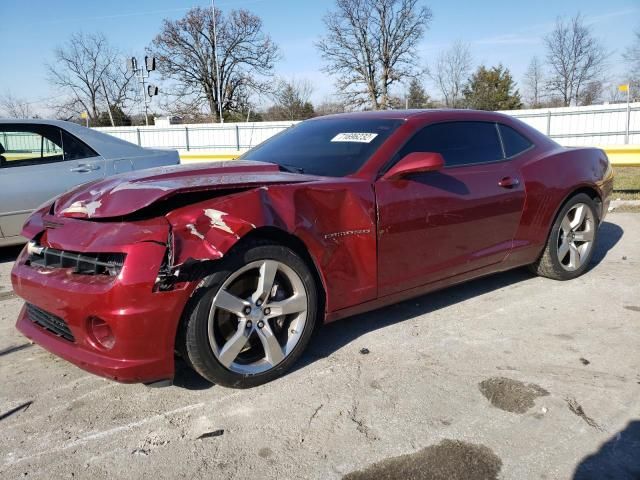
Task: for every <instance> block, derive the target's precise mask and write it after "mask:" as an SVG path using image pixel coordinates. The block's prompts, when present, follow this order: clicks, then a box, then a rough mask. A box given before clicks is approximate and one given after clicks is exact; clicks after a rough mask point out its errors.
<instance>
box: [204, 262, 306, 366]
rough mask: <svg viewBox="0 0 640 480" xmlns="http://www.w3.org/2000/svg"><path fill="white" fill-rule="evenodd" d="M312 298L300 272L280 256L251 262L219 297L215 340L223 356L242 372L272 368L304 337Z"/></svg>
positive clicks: (211, 325)
mask: <svg viewBox="0 0 640 480" xmlns="http://www.w3.org/2000/svg"><path fill="white" fill-rule="evenodd" d="M307 305H308V299H307V294H306V291H305V287H304V283H303V282H302V279H301V278H300V276H299V275H298V274H297V273H296V272H295V271H294V270H293V269H292V268H291V267H289V266H288V265H285V264H284V263H282V262H279V261H276V260H268V259H267V260H259V261H255V262H251V263H248V264H247V265H245V266H244V267H242V268H240V269H239V270H237V271H235V272H234V273H233V274H231V275H230V276H229V277H228V278H227V280H225V282H224V283H223V284H222V286H221V287H220V289H219V290H218V292H217V294H216V295H215V297H214V298H213V302H212V304H211V309H210V311H209V320H208V335H209V344H210V346H211V349H212V351H213V354H214V355H215V357H216V358H217V359H218V361H219V362H220V363H221V364H222V365H223V366H224V367H225V368H227V369H229V370H231V371H232V372H235V373H240V374H258V373H263V372H266V371H268V370H270V369H272V368H274V367H275V366H276V365H278V364H280V363H281V362H282V361H283V360H284V359H285V358H286V357H287V356H288V355H289V354H290V353H291V352H292V350H293V349H294V348H295V346H296V345H297V344H298V342H299V341H300V337H301V336H302V333H303V331H304V327H305V324H306V322H307Z"/></svg>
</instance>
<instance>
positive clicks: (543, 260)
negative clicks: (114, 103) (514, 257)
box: [529, 193, 599, 280]
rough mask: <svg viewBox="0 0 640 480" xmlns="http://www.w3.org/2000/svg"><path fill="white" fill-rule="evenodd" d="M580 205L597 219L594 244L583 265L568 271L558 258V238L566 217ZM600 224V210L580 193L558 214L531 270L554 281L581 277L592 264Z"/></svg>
mask: <svg viewBox="0 0 640 480" xmlns="http://www.w3.org/2000/svg"><path fill="white" fill-rule="evenodd" d="M580 203H582V204H584V205H586V206H587V207H588V208H589V209H590V210H591V213H592V217H593V219H595V220H594V223H595V225H593V240H592V242H593V244H592V245H591V247H590V249H589V251H588V253H587V254H586V256H585V258H584V259H582V262H581V265H580V266H579V267H578V268H576V269H575V270H567V269H566V268H565V267H563V265H562V264H561V259H559V258H558V257H559V254H558V250H559V242H558V238H559V235H560V233H561V232H560V229H561V226H562V221H563V220H564V218H565V216H566V215H567V213H568V212H569V211H570V210H571V209H572V208H573V207H574V206H575V205H577V204H580ZM598 223H599V219H598V209H597V206H596V203H595V202H594V201H593V199H592V198H591V197H589V195H586V194H584V193H579V194H577V195H575V196H573V197H571V198H570V199H569V200H567V202H566V203H565V204H564V205H563V207H562V208H561V209H560V211H559V212H558V215H557V217H556V219H555V221H554V222H553V226H552V227H551V232H550V233H549V237H548V238H547V244H546V245H545V249H544V251H543V252H542V255H541V256H540V258H539V259H538V260H537V261H536V262H535V263H533V264H531V265H529V269H530V270H531V271H532V272H533V273H535V274H537V275H540V276H542V277H547V278H551V279H553V280H571V279H573V278H576V277H579V276H580V275H582V274H583V273H584V272H585V271H586V270H587V269H588V268H589V263H590V262H591V258H592V256H593V253H594V251H595V247H596V243H597V238H598Z"/></svg>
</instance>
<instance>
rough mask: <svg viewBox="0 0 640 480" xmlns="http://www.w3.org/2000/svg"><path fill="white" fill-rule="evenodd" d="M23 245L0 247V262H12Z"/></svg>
mask: <svg viewBox="0 0 640 480" xmlns="http://www.w3.org/2000/svg"><path fill="white" fill-rule="evenodd" d="M23 247H24V245H13V246H11V247H0V263H3V262H14V261H15V259H16V258H18V255H19V254H20V252H21V251H22V248H23Z"/></svg>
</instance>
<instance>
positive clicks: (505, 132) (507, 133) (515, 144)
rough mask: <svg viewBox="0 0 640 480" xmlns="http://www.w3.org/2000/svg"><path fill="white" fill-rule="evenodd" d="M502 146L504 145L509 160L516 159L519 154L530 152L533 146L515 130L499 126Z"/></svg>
mask: <svg viewBox="0 0 640 480" xmlns="http://www.w3.org/2000/svg"><path fill="white" fill-rule="evenodd" d="M498 128H499V129H500V136H501V137H502V144H503V145H504V153H505V156H506V157H507V158H510V157H515V156H516V155H518V154H519V153H522V152H524V151H525V150H528V149H529V148H531V146H532V145H533V143H532V142H530V141H529V140H528V139H527V138H526V137H525V136H523V135H521V134H520V133H518V132H516V131H515V130H514V129H513V128H511V127H507V126H506V125H502V124H501V123H499V124H498Z"/></svg>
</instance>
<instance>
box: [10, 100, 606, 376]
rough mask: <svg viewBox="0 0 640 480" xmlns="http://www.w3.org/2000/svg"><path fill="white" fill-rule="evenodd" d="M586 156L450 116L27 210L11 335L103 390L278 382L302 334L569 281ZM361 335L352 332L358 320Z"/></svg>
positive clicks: (298, 144)
mask: <svg viewBox="0 0 640 480" xmlns="http://www.w3.org/2000/svg"><path fill="white" fill-rule="evenodd" d="M612 183H613V175H612V170H611V167H610V165H609V161H608V159H607V157H606V155H605V154H604V153H603V152H602V151H601V150H598V149H595V148H573V149H569V148H563V147H561V146H559V145H558V144H556V143H555V142H553V141H552V140H550V139H549V138H547V137H546V136H544V135H542V134H541V133H539V132H537V131H536V130H534V129H532V128H530V127H528V126H527V125H525V124H523V123H522V122H520V121H518V120H516V119H514V118H511V117H508V116H505V115H500V114H497V113H490V112H476V111H463V110H457V111H454V110H451V111H447V110H442V111H439V110H431V111H386V112H366V113H354V114H344V115H335V116H328V117H322V118H317V119H313V120H309V121H306V122H303V123H300V124H299V125H297V126H295V127H293V128H291V129H289V130H286V131H285V132H283V133H281V134H279V135H277V136H275V137H273V138H271V139H269V140H267V141H266V142H264V143H263V144H261V145H259V146H258V147H256V148H254V149H252V150H250V151H249V152H248V153H246V154H245V155H244V156H243V157H242V158H241V159H240V160H236V161H232V162H220V163H208V164H202V165H197V166H179V167H164V168H159V169H154V170H147V171H142V172H132V173H129V174H124V175H119V176H116V177H111V178H107V179H104V180H100V181H97V182H93V183H89V184H86V185H84V186H81V187H79V188H77V189H75V190H73V191H71V192H68V193H66V194H63V195H62V196H60V197H58V198H56V199H54V200H52V201H50V202H48V203H47V204H46V205H44V206H42V207H41V208H39V209H38V210H37V211H36V212H35V213H34V214H33V215H32V216H31V217H30V218H29V220H28V221H27V223H26V224H25V226H24V230H23V235H24V236H26V237H27V238H28V239H29V240H30V241H29V243H28V245H27V246H26V247H25V249H24V250H23V252H22V253H21V254H20V256H19V258H18V259H17V261H16V263H15V266H14V268H13V272H12V277H11V279H12V282H13V287H14V290H15V292H16V293H17V294H18V295H20V296H21V297H22V298H24V299H25V300H26V304H25V306H24V308H23V309H22V311H21V313H20V317H19V318H18V323H17V327H18V329H19V330H20V331H21V332H22V333H23V334H24V335H26V336H27V337H29V338H30V339H32V340H33V341H35V342H36V343H38V344H40V345H42V346H43V347H44V348H46V349H47V350H49V351H51V352H53V353H55V354H57V355H59V356H61V357H63V358H65V359H67V360H69V361H71V362H73V363H74V364H76V365H78V366H80V367H81V368H84V369H86V370H89V371H91V372H94V373H97V374H99V375H103V376H106V377H109V378H112V379H114V380H118V381H121V382H145V383H149V384H152V383H160V384H163V383H167V382H169V381H170V380H171V379H172V378H173V376H174V355H175V353H176V352H177V353H178V354H179V355H181V356H183V357H184V358H185V359H186V361H187V363H188V364H189V365H191V366H192V367H193V368H194V369H195V370H196V371H197V372H198V373H199V374H200V375H202V376H203V377H205V378H207V379H208V380H210V381H212V382H214V383H217V384H221V385H227V386H233V387H250V386H254V385H258V384H261V383H264V382H267V381H269V380H272V379H274V378H276V377H278V376H280V375H282V374H283V373H284V372H285V371H286V370H287V369H288V368H289V367H291V365H292V364H293V363H294V362H295V361H296V360H297V359H298V358H299V357H300V355H301V354H302V352H303V350H304V349H305V347H306V346H307V344H308V343H309V340H310V338H311V334H312V331H313V330H314V327H316V326H317V325H318V324H320V323H323V322H330V321H333V320H336V319H339V318H343V317H346V316H349V315H353V314H356V313H361V312H365V311H368V310H371V309H374V308H378V307H381V306H383V305H388V304H391V303H394V302H398V301H401V300H404V299H407V298H410V297H414V296H417V295H422V294H424V293H426V292H430V291H433V290H436V289H439V288H443V287H447V286H450V285H453V284H456V283H460V282H463V281H466V280H469V279H472V278H476V277H480V276H483V275H487V274H490V273H494V272H498V271H503V270H507V269H511V268H514V267H519V266H523V265H529V266H530V267H531V269H532V270H533V271H534V272H536V273H538V274H540V275H543V276H546V277H549V278H553V279H557V280H566V279H571V278H574V277H577V276H578V275H581V274H582V273H583V272H584V271H585V270H586V269H587V268H588V264H589V261H590V259H591V256H592V254H593V251H594V244H595V242H596V238H597V229H598V225H599V224H600V222H601V221H602V219H603V216H604V214H605V212H606V211H607V206H608V201H609V200H608V198H609V195H610V193H611V189H612ZM362 321H366V320H364V319H363V320H362Z"/></svg>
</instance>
